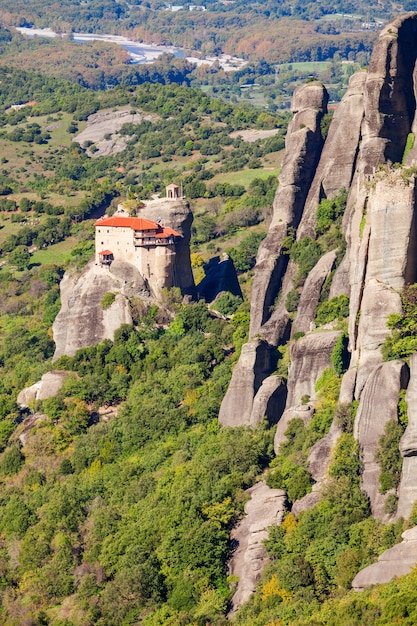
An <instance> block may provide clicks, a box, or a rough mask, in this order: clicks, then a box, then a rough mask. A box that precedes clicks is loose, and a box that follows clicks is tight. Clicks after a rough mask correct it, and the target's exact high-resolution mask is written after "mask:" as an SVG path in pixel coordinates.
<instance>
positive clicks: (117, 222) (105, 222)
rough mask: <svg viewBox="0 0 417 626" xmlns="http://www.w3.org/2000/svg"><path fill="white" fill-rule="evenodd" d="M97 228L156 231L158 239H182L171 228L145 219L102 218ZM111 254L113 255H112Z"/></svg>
mask: <svg viewBox="0 0 417 626" xmlns="http://www.w3.org/2000/svg"><path fill="white" fill-rule="evenodd" d="M95 225H96V226H112V227H116V228H131V229H132V230H140V231H143V232H144V231H147V230H155V231H156V234H157V236H158V237H162V238H165V237H171V236H172V237H180V236H181V235H180V234H179V233H177V231H175V230H174V229H173V228H171V227H170V226H161V225H160V224H158V223H157V222H152V221H151V220H147V219H145V218H143V217H120V216H119V217H118V216H115V215H113V216H112V217H102V218H101V219H99V220H97V222H96V224H95ZM110 254H111V253H110Z"/></svg>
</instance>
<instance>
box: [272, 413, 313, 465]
mask: <svg viewBox="0 0 417 626" xmlns="http://www.w3.org/2000/svg"><path fill="white" fill-rule="evenodd" d="M313 415H314V408H313V407H312V406H311V405H310V404H303V405H299V406H296V407H293V408H290V409H287V410H286V411H284V413H283V415H282V417H281V419H280V420H279V422H278V425H277V430H276V432H275V438H274V450H275V452H276V453H277V454H278V451H279V447H280V445H281V444H282V443H284V442H285V441H287V438H286V436H285V432H286V430H287V428H288V424H289V423H290V421H291V420H294V419H302V420H303V422H304V425H307V424H308V422H309V421H310V420H311V418H312V417H313Z"/></svg>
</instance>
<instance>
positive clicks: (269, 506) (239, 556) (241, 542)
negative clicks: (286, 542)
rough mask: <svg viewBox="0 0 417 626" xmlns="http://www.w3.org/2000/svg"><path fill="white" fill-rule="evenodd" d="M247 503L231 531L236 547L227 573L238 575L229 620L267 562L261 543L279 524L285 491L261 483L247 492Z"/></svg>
mask: <svg viewBox="0 0 417 626" xmlns="http://www.w3.org/2000/svg"><path fill="white" fill-rule="evenodd" d="M248 493H249V495H250V500H249V501H248V502H247V503H246V504H245V516H244V517H243V519H242V520H241V521H240V522H239V524H238V525H237V526H236V527H235V528H234V529H233V531H232V537H231V539H232V542H233V543H235V544H237V545H236V548H235V551H234V553H233V557H232V559H231V561H230V563H229V572H230V574H234V575H235V576H238V578H239V581H238V585H237V589H236V592H235V594H234V596H233V598H232V609H231V611H230V613H229V616H230V617H231V616H232V615H233V614H234V613H235V612H236V610H237V609H238V608H239V606H240V605H241V604H243V603H244V602H246V601H247V600H249V598H250V596H251V594H252V593H253V592H254V590H255V586H256V583H257V581H258V579H259V576H260V574H261V572H262V570H263V568H264V565H265V563H266V561H267V556H266V552H265V548H264V546H263V542H264V541H265V539H267V538H268V528H269V526H272V525H277V524H278V525H279V524H281V522H282V518H283V514H284V508H285V499H286V497H285V491H282V490H281V489H271V488H270V487H267V485H266V484H265V483H264V482H260V483H257V484H256V485H254V486H253V487H251V488H250V489H248Z"/></svg>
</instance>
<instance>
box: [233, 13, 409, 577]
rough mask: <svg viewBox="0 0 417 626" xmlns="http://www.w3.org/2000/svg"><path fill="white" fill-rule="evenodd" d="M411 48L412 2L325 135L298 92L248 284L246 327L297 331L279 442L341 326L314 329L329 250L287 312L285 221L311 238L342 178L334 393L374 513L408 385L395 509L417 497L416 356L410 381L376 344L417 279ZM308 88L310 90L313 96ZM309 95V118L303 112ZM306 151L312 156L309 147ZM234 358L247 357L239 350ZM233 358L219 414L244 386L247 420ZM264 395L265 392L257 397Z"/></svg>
mask: <svg viewBox="0 0 417 626" xmlns="http://www.w3.org/2000/svg"><path fill="white" fill-rule="evenodd" d="M416 59H417V13H413V14H407V15H405V16H402V17H400V18H398V19H395V20H393V21H392V22H390V23H389V24H388V25H387V26H386V27H385V28H384V29H383V30H382V31H381V34H380V36H379V38H378V41H377V43H376V45H375V48H374V52H373V54H372V57H371V62H370V65H369V70H368V71H367V72H364V71H362V72H360V73H359V74H357V75H355V76H354V77H352V79H351V81H350V84H349V89H348V92H347V94H346V96H345V97H344V99H343V101H342V103H341V104H340V106H339V108H338V110H337V112H336V113H335V115H334V117H333V120H332V122H331V124H330V129H329V133H328V135H327V138H326V141H325V142H324V145H323V144H322V142H321V140H320V138H319V136H318V128H317V123H318V121H319V119H320V116H321V113H322V112H323V111H325V105H324V103H325V101H326V98H325V96H324V97H321V98H320V97H319V96H318V94H319V87H318V86H317V85H314V84H313V85H312V91H311V92H310V91H309V90H308V89H307V86H306V88H305V89H304V90H300V91H299V92H297V93H296V94H295V97H294V103H293V110H294V118H293V121H292V123H291V125H290V127H289V133H288V138H287V152H286V156H285V159H284V162H283V167H282V172H281V175H280V186H279V188H278V191H277V194H276V197H275V201H274V211H273V217H272V221H271V225H270V228H269V231H268V234H267V237H266V239H265V240H264V241H263V243H262V245H261V247H260V249H259V253H258V257H257V263H256V266H255V271H254V282H253V291H252V309H251V327H250V336H251V337H255V336H259V337H261V338H262V339H263V340H264V341H266V342H267V343H268V344H269V345H270V346H273V347H274V346H279V345H280V344H282V343H285V342H286V341H287V339H288V335H289V334H291V336H292V337H294V334H295V333H299V332H303V333H306V334H305V336H304V337H302V338H301V339H298V340H297V341H293V342H291V344H290V348H289V354H290V366H289V371H288V382H287V401H286V406H285V410H284V411H283V414H282V416H281V418H280V419H279V421H278V424H277V432H276V438H275V450H277V449H278V447H279V445H280V444H281V443H282V441H284V440H285V432H286V430H287V427H288V422H289V421H290V420H291V419H294V418H301V419H303V421H304V423H308V421H309V420H310V419H311V416H312V414H313V410H314V397H315V383H316V381H317V378H318V377H319V376H320V374H321V372H322V371H323V369H324V368H325V367H327V366H328V364H329V363H330V355H331V351H332V349H333V346H334V344H335V341H336V339H337V336H338V333H337V332H336V331H332V332H333V337H332V336H331V335H332V332H329V333H328V334H327V338H326V333H324V332H320V333H316V332H314V331H313V322H314V318H315V315H316V310H317V303H318V301H319V299H320V296H321V291H322V285H323V282H324V280H325V278H326V276H327V275H329V272H330V271H331V269H332V265H333V259H332V257H331V256H328V257H327V258H326V257H323V258H322V259H321V260H320V262H319V263H318V264H317V265H316V267H315V268H314V269H313V270H312V272H311V273H310V275H309V276H308V279H307V281H306V282H305V284H304V287H303V291H302V293H301V299H300V305H299V308H298V311H297V314H296V316H295V319H294V320H293V319H292V318H291V316H290V315H289V313H288V311H287V310H286V308H285V301H286V294H287V293H288V292H289V291H290V290H292V289H293V288H294V284H296V281H295V279H294V277H295V276H296V273H297V268H296V266H295V265H294V261H289V260H288V254H287V250H286V247H287V246H288V244H289V243H291V242H289V241H288V239H286V237H287V235H288V233H289V229H290V227H291V229H292V230H291V232H294V234H295V237H296V240H297V241H299V240H300V239H302V238H303V237H305V236H309V237H312V238H314V237H315V235H316V233H315V228H316V216H317V207H318V204H319V202H320V200H321V199H322V198H331V197H333V196H334V195H335V194H336V193H337V192H338V191H339V190H340V188H341V187H346V188H349V194H348V200H347V208H346V211H345V215H344V218H343V224H342V228H343V234H344V236H345V239H346V252H345V256H344V259H343V260H342V262H341V263H340V265H339V266H338V267H337V268H336V271H335V273H334V275H333V278H332V285H331V286H330V297H334V296H337V295H340V294H342V293H343V294H346V295H347V296H348V297H349V301H350V310H349V320H348V334H349V348H348V349H349V351H350V353H351V358H350V365H349V370H348V372H346V373H345V375H344V377H343V381H342V387H341V391H340V402H342V403H350V402H352V401H353V400H354V399H355V400H357V401H358V402H359V408H358V411H357V415H356V420H355V427H354V435H355V437H356V438H357V440H358V442H359V446H360V450H361V457H362V460H363V467H364V471H363V482H362V486H363V489H364V491H365V492H366V493H367V495H368V497H369V500H370V504H371V509H372V513H373V514H374V515H375V516H376V517H378V518H380V519H382V520H384V521H388V520H389V519H393V517H394V516H391V517H390V516H389V515H388V514H386V513H385V511H384V504H385V500H386V496H385V495H382V494H380V493H379V473H380V468H379V465H378V463H377V461H376V459H375V453H376V450H377V448H378V441H379V438H380V436H381V435H382V434H383V432H384V428H385V424H386V423H387V421H388V420H390V419H394V420H396V419H398V417H397V406H398V398H399V392H400V390H401V389H405V388H406V387H407V385H408V391H407V396H406V399H407V404H408V409H409V426H408V427H407V430H406V432H405V434H404V436H403V438H402V440H401V446H400V448H401V453H402V455H403V470H402V478H401V483H400V487H399V490H398V496H399V501H398V512H397V514H396V516H397V517H398V516H400V515H403V516H408V515H409V514H410V511H411V507H412V504H413V502H415V501H416V500H417V487H416V486H415V476H416V473H417V421H416V420H417V417H416V415H417V413H416V415H415V412H416V410H415V409H416V407H414V404H415V397H414V396H416V397H417V395H416V394H417V391H416V390H415V389H414V387H415V385H416V383H415V380H414V378H415V377H416V376H417V374H416V368H417V362H416V361H415V358H414V357H413V359H412V361H411V378H410V383H409V376H410V373H409V369H408V366H407V365H406V364H405V363H404V362H403V361H391V362H387V363H384V362H383V358H382V351H381V348H382V346H383V344H384V342H385V340H386V338H387V336H388V334H389V333H390V330H389V329H388V327H387V318H388V316H389V315H390V314H392V313H401V312H402V301H401V291H402V289H403V288H404V286H405V285H407V284H411V283H415V282H416V281H417V223H416V211H417V203H416V197H417V185H416V180H417V175H416V174H415V170H414V169H410V168H408V169H407V168H405V167H402V166H400V165H395V164H399V163H401V162H402V161H403V159H405V163H406V165H408V166H409V165H412V164H414V165H415V164H416V162H417V148H416V147H413V146H412V143H413V142H412V141H410V140H409V141H408V144H407V138H409V139H410V133H416V132H417V111H416V108H417V107H416V97H417V90H416V84H417V67H416ZM307 97H311V102H310V105H309V104H308V103H307V102H306V98H307ZM312 103H314V106H315V107H316V117H314V115H313V113H312V112H311V111H310V106H311V105H312ZM301 125H302V126H301ZM309 142H310V143H309ZM414 143H415V144H416V145H417V142H416V141H414ZM406 145H407V150H408V149H409V148H410V146H411V149H410V150H409V152H408V154H406V155H405V154H404V151H405V148H406ZM308 150H311V154H310V156H308V155H307V154H306V151H308ZM393 164H394V165H393ZM333 258H334V257H333ZM321 342H323V344H322V345H321ZM241 358H243V359H245V349H244V350H242V357H241ZM264 364H265V361H264ZM239 368H240V361H239V363H238V364H237V366H236V368H235V372H236V376H235V373H234V375H233V378H232V384H231V387H230V388H229V391H228V394H227V395H226V398H227V403H224V405H222V411H221V415H222V423H228V422H229V419H228V415H227V414H228V411H233V407H234V406H236V403H237V404H238V403H239V399H238V394H239V393H241V394H243V393H245V394H246V395H245V404H246V406H247V407H248V410H247V412H244V413H242V415H243V416H244V419H245V422H240V421H239V420H235V421H234V424H236V425H238V424H240V423H250V418H249V413H250V411H251V410H252V409H251V407H253V397H254V396H255V395H256V393H257V391H258V389H259V387H258V389H255V388H254V385H253V378H254V372H256V371H259V369H260V368H259V366H258V361H257V358H256V355H254V358H253V360H252V362H251V367H250V371H248V372H246V373H248V374H249V377H248V379H247V382H248V386H246V387H245V380H242V379H240V380H239V381H238V380H237V375H238V374H237V373H239V376H241V375H245V371H244V370H243V369H241V368H240V369H239ZM272 371H273V370H270V371H269V372H268V371H267V369H265V368H262V376H263V377H264V378H265V379H267V377H268V375H270V374H271V373H272ZM232 388H234V390H235V392H234V393H235V395H234V397H233V393H232V392H231V389H232ZM243 390H245V391H243ZM303 396H305V398H304V399H303V402H307V396H309V397H310V402H309V406H301V399H302V397H303ZM266 402H267V398H266V397H265V395H264V397H263V403H264V404H266ZM229 423H230V422H229ZM338 435H339V431H338V429H337V428H336V426H334V425H333V426H332V429H331V431H330V432H329V433H328V435H326V436H325V437H324V438H323V439H322V440H321V441H320V442H318V443H317V444H316V445H315V446H314V447H313V448H312V450H311V451H310V456H309V467H310V470H311V473H312V475H313V476H314V478H315V480H316V481H317V483H316V485H315V487H314V490H313V492H312V493H311V494H308V496H306V497H305V498H303V499H302V500H301V501H300V502H297V503H294V507H293V511H294V512H299V511H301V510H304V509H305V508H308V507H309V506H312V505H313V504H314V503H315V502H316V501H317V499H318V498H319V497H320V484H321V483H323V482H324V481H325V480H326V468H327V466H328V463H329V459H330V456H331V452H332V448H333V447H334V445H335V443H336V441H337V438H338ZM401 558H402V557H401ZM416 560H417V552H416V553H414V556H413V557H412V558H411V559H410V562H411V561H412V563H413V564H415V562H416ZM383 563H385V561H383ZM381 567H382V565H381ZM387 571H388V572H390V573H387V575H386V577H385V578H384V580H388V579H389V578H390V577H391V576H392V575H395V574H396V573H397V572H399V571H400V569H397V568H396V566H395V567H394V566H393V567H391V566H389V567H388V566H387ZM402 573H404V572H403V570H402ZM375 582H376V580H375ZM378 582H381V581H380V580H379V581H378ZM360 587H361V585H360V584H358V588H360Z"/></svg>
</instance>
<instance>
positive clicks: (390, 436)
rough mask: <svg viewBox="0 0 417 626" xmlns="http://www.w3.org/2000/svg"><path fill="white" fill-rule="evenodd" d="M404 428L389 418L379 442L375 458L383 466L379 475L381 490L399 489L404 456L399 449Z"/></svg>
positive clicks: (384, 491) (382, 491)
mask: <svg viewBox="0 0 417 626" xmlns="http://www.w3.org/2000/svg"><path fill="white" fill-rule="evenodd" d="M402 434H403V428H402V427H401V425H400V424H398V422H397V421H396V420H393V419H392V420H389V421H388V422H387V423H386V425H385V429H384V434H383V435H381V437H380V438H379V442H378V449H377V451H376V453H375V459H376V460H377V461H378V463H379V465H380V467H381V473H380V475H379V484H380V488H379V491H380V492H381V493H386V492H387V491H389V490H390V489H397V487H398V485H399V482H400V478H401V468H402V458H401V453H400V449H399V444H400V439H401V436H402Z"/></svg>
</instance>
